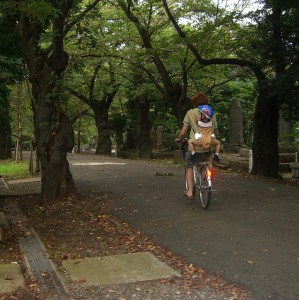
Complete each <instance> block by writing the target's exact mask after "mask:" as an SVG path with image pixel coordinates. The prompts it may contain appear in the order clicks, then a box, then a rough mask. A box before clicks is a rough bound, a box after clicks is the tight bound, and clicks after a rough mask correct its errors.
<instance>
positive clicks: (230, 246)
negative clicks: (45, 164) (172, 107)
mask: <svg viewBox="0 0 299 300" xmlns="http://www.w3.org/2000/svg"><path fill="white" fill-rule="evenodd" d="M69 161H70V162H71V171H72V173H73V175H74V178H75V180H76V181H77V187H78V190H79V191H80V192H83V193H84V192H85V193H90V192H92V191H101V192H102V191H106V192H107V193H109V194H111V195H113V196H115V199H116V200H115V202H114V203H113V206H112V207H111V212H112V213H113V214H115V215H117V216H119V217H120V218H121V219H123V220H125V221H127V222H128V223H129V224H130V225H131V226H133V227H135V228H136V229H139V230H141V231H142V232H145V233H147V234H149V235H150V236H151V237H152V238H153V239H154V240H155V241H156V242H157V243H159V244H161V245H163V246H164V247H166V248H167V249H169V250H170V251H172V252H174V253H175V254H178V255H181V256H183V257H185V258H186V259H187V260H188V261H189V262H190V263H194V264H196V265H197V266H199V267H202V268H204V269H206V270H208V271H210V272H211V273H213V274H219V275H221V276H223V277H224V278H226V279H227V280H230V281H232V282H234V283H240V284H242V285H244V286H245V287H246V288H247V289H249V290H250V291H251V292H252V294H253V296H254V297H255V298H256V299H267V298H269V299H298V298H299V287H298V277H299V235H298V232H299V219H298V215H299V187H298V186H292V185H286V184H281V183H278V182H276V181H270V180H256V179H254V178H251V177H247V178H246V177H244V176H241V175H236V174H234V175H233V174H216V175H215V177H214V188H215V189H216V192H215V193H214V195H213V198H212V202H211V205H210V208H209V210H208V211H204V210H202V209H201V208H200V205H199V202H189V201H187V200H185V199H184V197H183V170H182V168H180V167H173V166H170V167H162V166H159V165H157V164H154V163H147V162H143V161H129V160H121V159H116V158H107V157H102V156H95V155H80V156H79V155H76V154H70V155H69ZM157 173H158V175H162V176H158V175H157ZM163 175H165V176H163ZM166 175H173V176H166Z"/></svg>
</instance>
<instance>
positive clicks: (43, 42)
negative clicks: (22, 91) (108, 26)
mask: <svg viewBox="0 0 299 300" xmlns="http://www.w3.org/2000/svg"><path fill="white" fill-rule="evenodd" d="M99 1H100V0H95V1H93V2H92V3H90V4H89V5H85V3H84V2H83V3H77V2H74V1H71V0H67V1H63V0H57V1H42V2H41V1H35V0H30V1H19V2H18V3H17V6H12V7H11V9H15V7H17V9H18V10H19V12H20V18H19V22H18V35H19V41H20V45H21V48H22V52H23V56H24V59H25V62H26V65H27V68H28V71H29V81H30V83H31V85H32V95H33V97H34V100H35V107H34V111H35V122H34V125H35V137H36V143H37V156H38V158H39V159H40V162H41V171H42V178H41V181H42V194H43V196H44V198H45V200H47V201H52V200H55V199H56V198H58V197H59V196H64V195H67V194H74V193H75V192H76V189H75V184H74V181H73V178H72V175H71V172H70V169H69V164H68V161H67V159H66V156H67V152H68V151H71V150H72V148H73V146H74V138H73V129H72V125H71V122H70V120H69V118H68V117H67V116H66V114H65V113H64V111H63V110H62V99H61V91H62V88H63V76H64V71H65V69H66V66H67V64H68V54H67V53H66V52H65V51H64V38H65V36H66V35H67V33H68V32H69V30H70V28H71V27H72V26H73V25H74V24H76V23H77V22H79V21H80V20H81V19H82V17H83V16H85V15H86V14H87V13H88V12H89V11H90V10H92V9H93V8H94V7H95V6H96V4H97V3H98V2H99ZM14 5H15V4H14ZM69 20H71V21H70V22H69Z"/></svg>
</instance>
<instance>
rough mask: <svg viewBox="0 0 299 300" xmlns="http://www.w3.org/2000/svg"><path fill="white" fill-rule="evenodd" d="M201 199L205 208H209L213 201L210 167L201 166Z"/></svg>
mask: <svg viewBox="0 0 299 300" xmlns="http://www.w3.org/2000/svg"><path fill="white" fill-rule="evenodd" d="M199 176H200V188H199V199H200V203H201V206H202V208H203V209H208V208H209V205H210V201H211V194H212V186H211V178H210V174H209V169H208V167H202V168H200V174H199Z"/></svg>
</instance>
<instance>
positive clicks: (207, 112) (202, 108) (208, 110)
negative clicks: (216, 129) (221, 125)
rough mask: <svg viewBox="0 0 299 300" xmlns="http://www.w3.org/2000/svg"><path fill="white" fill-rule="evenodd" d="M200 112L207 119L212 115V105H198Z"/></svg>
mask: <svg viewBox="0 0 299 300" xmlns="http://www.w3.org/2000/svg"><path fill="white" fill-rule="evenodd" d="M198 109H199V111H200V112H202V113H203V114H204V115H205V116H206V117H207V118H208V119H212V118H213V116H214V110H213V107H212V106H210V105H200V106H198Z"/></svg>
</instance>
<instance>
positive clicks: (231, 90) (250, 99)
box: [209, 79, 257, 146]
mask: <svg viewBox="0 0 299 300" xmlns="http://www.w3.org/2000/svg"><path fill="white" fill-rule="evenodd" d="M256 97H257V94H256V91H255V86H254V85H253V83H252V82H251V81H249V80H246V79H236V80H234V81H231V82H229V83H228V84H226V85H224V86H222V87H221V89H219V90H216V91H214V92H213V94H212V95H211V96H210V97H209V98H210V103H211V105H212V106H213V107H214V109H215V112H216V117H217V122H218V127H219V131H220V139H221V140H222V141H224V142H228V141H229V130H230V128H229V126H230V120H229V117H230V109H231V107H232V104H233V103H234V102H235V101H239V102H240V104H241V106H242V109H243V120H244V123H243V126H244V132H243V134H244V135H243V137H244V143H245V144H246V145H248V146H251V143H252V134H253V124H252V123H253V114H254V108H255V104H256Z"/></svg>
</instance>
